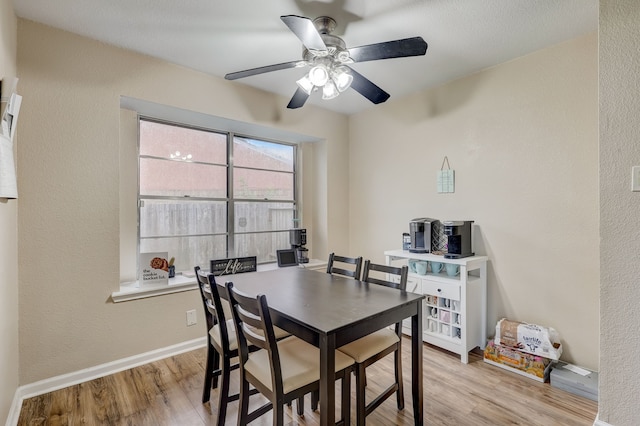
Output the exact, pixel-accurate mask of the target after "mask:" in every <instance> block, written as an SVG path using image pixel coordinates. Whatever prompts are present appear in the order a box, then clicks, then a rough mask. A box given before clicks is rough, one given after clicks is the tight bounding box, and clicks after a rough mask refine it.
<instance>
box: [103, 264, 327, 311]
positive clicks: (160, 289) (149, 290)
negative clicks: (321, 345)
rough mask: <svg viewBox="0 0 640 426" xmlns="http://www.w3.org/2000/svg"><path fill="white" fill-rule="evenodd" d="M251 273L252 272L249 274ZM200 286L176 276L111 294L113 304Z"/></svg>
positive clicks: (313, 266)
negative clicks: (167, 283)
mask: <svg viewBox="0 0 640 426" xmlns="http://www.w3.org/2000/svg"><path fill="white" fill-rule="evenodd" d="M277 267H278V265H277V264H275V263H269V264H266V265H258V272H260V271H269V270H272V269H276V268H277ZM299 267H300V268H308V269H318V270H323V269H325V268H326V267H327V262H325V261H322V260H317V259H310V261H309V263H306V264H301V265H300V266H299ZM249 273H250V272H249ZM197 289H198V284H197V282H196V278H195V276H193V277H188V276H184V275H176V276H175V277H174V278H169V285H162V284H161V285H145V286H143V287H140V285H139V284H138V282H137V281H131V282H126V283H121V284H120V291H114V292H113V293H111V300H112V301H113V303H120V302H126V301H129V300H137V299H145V298H147V297H154V296H162V295H164V294H172V293H180V292H183V291H190V290H197Z"/></svg>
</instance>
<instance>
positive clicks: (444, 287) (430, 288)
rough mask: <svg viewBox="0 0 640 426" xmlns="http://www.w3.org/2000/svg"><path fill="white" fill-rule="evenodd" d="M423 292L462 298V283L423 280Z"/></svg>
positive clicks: (450, 297) (454, 298)
mask: <svg viewBox="0 0 640 426" xmlns="http://www.w3.org/2000/svg"><path fill="white" fill-rule="evenodd" d="M422 293H424V294H431V295H433V296H439V297H446V298H447V299H453V300H460V285H458V284H450V283H440V282H435V281H427V280H423V281H422Z"/></svg>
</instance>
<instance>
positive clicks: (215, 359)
mask: <svg viewBox="0 0 640 426" xmlns="http://www.w3.org/2000/svg"><path fill="white" fill-rule="evenodd" d="M211 352H213V365H212V367H213V368H212V369H211V371H215V370H217V369H219V368H220V354H219V353H218V351H216V350H215V349H213V347H212V348H211ZM211 387H212V388H213V389H215V388H217V387H218V375H217V374H216V375H214V376H213V382H212V383H211Z"/></svg>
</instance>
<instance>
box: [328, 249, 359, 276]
mask: <svg viewBox="0 0 640 426" xmlns="http://www.w3.org/2000/svg"><path fill="white" fill-rule="evenodd" d="M335 262H338V263H346V264H350V265H354V268H353V269H346V268H344V267H342V265H341V266H334V263H335ZM361 270H362V256H360V257H346V256H339V255H337V254H335V253H331V254H329V261H328V262H327V274H340V275H344V276H347V277H351V278H355V279H356V280H359V279H360V271H361Z"/></svg>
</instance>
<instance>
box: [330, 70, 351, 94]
mask: <svg viewBox="0 0 640 426" xmlns="http://www.w3.org/2000/svg"><path fill="white" fill-rule="evenodd" d="M333 80H334V81H335V82H336V86H337V88H338V90H339V91H340V92H344V91H345V90H347V89H348V88H349V86H351V82H352V81H353V76H352V75H351V73H349V71H348V70H347V69H346V68H345V67H337V68H336V69H335V70H334V74H333Z"/></svg>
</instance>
